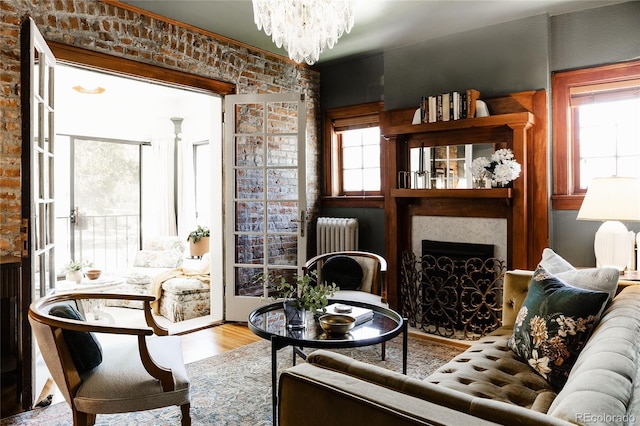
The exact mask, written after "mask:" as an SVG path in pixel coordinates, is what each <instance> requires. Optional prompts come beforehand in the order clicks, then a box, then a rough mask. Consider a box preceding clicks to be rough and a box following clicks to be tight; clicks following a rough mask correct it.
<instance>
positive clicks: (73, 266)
mask: <svg viewBox="0 0 640 426" xmlns="http://www.w3.org/2000/svg"><path fill="white" fill-rule="evenodd" d="M89 266H93V264H92V263H91V262H87V261H79V262H76V261H75V260H70V261H69V263H67V264H66V265H64V268H63V270H62V273H63V274H65V279H66V280H67V281H72V282H75V283H79V282H80V281H82V278H83V277H84V274H83V273H82V269H84V268H86V267H89Z"/></svg>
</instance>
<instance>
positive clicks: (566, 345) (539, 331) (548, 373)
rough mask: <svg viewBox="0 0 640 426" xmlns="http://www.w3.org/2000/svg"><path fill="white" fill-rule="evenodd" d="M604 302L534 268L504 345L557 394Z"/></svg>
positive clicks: (603, 297)
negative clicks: (527, 290) (509, 335)
mask: <svg viewBox="0 0 640 426" xmlns="http://www.w3.org/2000/svg"><path fill="white" fill-rule="evenodd" d="M608 298H609V295H608V294H607V293H605V292H602V291H591V290H584V289H580V288H577V287H573V286H570V285H568V284H565V283H564V282H563V281H562V280H560V279H558V278H557V277H555V276H554V275H552V274H550V273H548V272H547V271H546V270H545V269H544V268H541V267H538V269H536V271H535V272H534V274H533V278H532V279H531V284H530V285H529V292H528V293H527V297H526V299H525V300H524V303H523V304H522V308H521V309H520V312H518V316H517V317H516V322H515V324H514V326H513V335H512V336H511V337H510V338H509V340H508V342H507V344H508V345H509V347H510V348H511V349H512V350H513V351H514V352H515V353H516V354H517V355H518V356H519V357H521V358H522V359H524V360H525V361H527V362H528V363H529V365H531V367H532V368H533V369H534V370H536V371H537V372H538V373H539V374H540V375H541V376H542V377H544V378H545V379H546V380H547V381H548V382H549V383H551V385H553V386H554V387H556V388H557V389H558V390H559V389H561V388H562V387H563V386H564V384H565V383H566V381H567V378H568V377H569V372H570V371H571V368H572V367H573V365H574V364H575V362H576V359H577V358H578V355H579V354H580V351H581V350H582V348H584V345H585V344H586V343H587V340H588V339H589V336H590V335H591V332H592V330H593V328H594V327H595V325H596V324H597V322H598V320H599V319H600V315H601V314H602V310H603V309H604V306H605V304H606V303H607V300H608Z"/></svg>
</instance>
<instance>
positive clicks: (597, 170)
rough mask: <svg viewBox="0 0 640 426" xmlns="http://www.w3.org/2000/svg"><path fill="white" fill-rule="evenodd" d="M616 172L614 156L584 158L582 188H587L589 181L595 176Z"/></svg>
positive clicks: (581, 173)
mask: <svg viewBox="0 0 640 426" xmlns="http://www.w3.org/2000/svg"><path fill="white" fill-rule="evenodd" d="M615 174H616V160H615V158H613V157H609V158H593V159H583V160H581V161H580V188H582V189H587V187H588V186H589V182H591V180H592V179H593V178H595V177H601V176H613V175H615Z"/></svg>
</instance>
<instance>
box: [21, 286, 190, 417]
mask: <svg viewBox="0 0 640 426" xmlns="http://www.w3.org/2000/svg"><path fill="white" fill-rule="evenodd" d="M91 299H126V300H136V301H142V303H143V305H144V315H145V319H146V323H147V325H148V327H140V328H138V327H128V326H127V327H123V326H116V325H104V324H101V323H89V322H86V321H84V317H83V315H82V314H81V313H80V312H81V311H82V309H80V310H78V309H77V308H78V306H80V303H81V302H80V301H81V300H91ZM154 299H155V298H154V297H153V296H150V295H141V294H135V295H134V294H127V295H125V294H112V293H72V294H58V295H53V296H46V297H43V298H41V299H38V300H36V301H35V302H33V303H32V304H31V306H30V308H29V322H30V323H31V327H32V329H33V331H34V334H35V337H36V340H37V342H38V346H39V348H40V351H41V353H42V356H43V358H44V361H45V363H46V365H47V367H48V369H49V372H50V373H51V376H52V377H53V380H54V381H55V383H56V385H57V386H58V388H59V389H60V391H61V392H62V395H63V396H64V398H65V399H66V401H67V403H68V404H69V406H70V407H71V410H72V411H73V424H74V425H93V424H94V423H95V421H96V415H97V414H113V413H125V412H132V411H144V410H151V409H155V408H161V407H166V406H170V405H177V406H180V409H181V414H182V425H190V424H191V417H190V414H189V410H190V402H189V385H190V384H189V378H188V377H187V374H186V369H185V366H184V361H183V359H182V342H181V338H180V337H179V336H168V335H167V334H168V333H167V330H166V329H164V328H162V327H160V326H159V325H158V324H157V323H156V322H155V320H154V319H153V316H152V314H151V307H150V302H152V301H153V300H154ZM96 333H106V334H108V335H111V336H110V338H111V339H112V340H115V341H117V344H115V343H113V342H111V343H110V344H103V345H101V344H100V342H99V341H98V340H97V339H96ZM154 334H155V335H154ZM114 336H115V337H114Z"/></svg>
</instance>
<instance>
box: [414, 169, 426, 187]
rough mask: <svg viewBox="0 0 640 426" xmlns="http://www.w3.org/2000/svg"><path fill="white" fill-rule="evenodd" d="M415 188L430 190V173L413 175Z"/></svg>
mask: <svg viewBox="0 0 640 426" xmlns="http://www.w3.org/2000/svg"><path fill="white" fill-rule="evenodd" d="M413 187H414V188H415V189H428V188H429V173H427V172H424V171H423V172H415V173H414V175H413Z"/></svg>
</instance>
